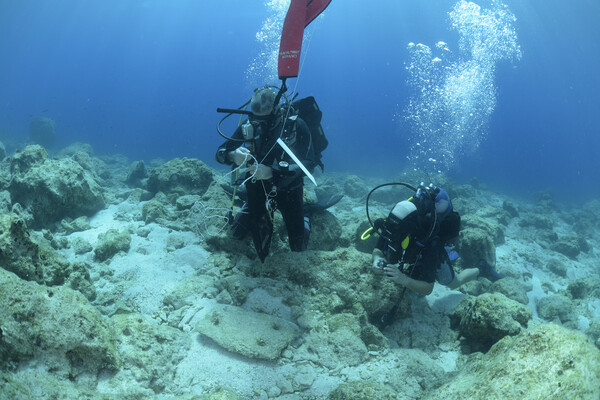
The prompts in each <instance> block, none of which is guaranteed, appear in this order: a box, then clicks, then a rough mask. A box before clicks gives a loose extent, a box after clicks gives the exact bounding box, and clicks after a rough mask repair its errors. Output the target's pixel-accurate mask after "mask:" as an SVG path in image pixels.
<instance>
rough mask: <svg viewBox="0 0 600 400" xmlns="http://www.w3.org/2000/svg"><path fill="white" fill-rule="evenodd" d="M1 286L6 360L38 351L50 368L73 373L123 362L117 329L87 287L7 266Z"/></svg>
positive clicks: (0, 348) (0, 349)
mask: <svg viewBox="0 0 600 400" xmlns="http://www.w3.org/2000/svg"><path fill="white" fill-rule="evenodd" d="M0 287H2V290H0V304H2V307H0V326H1V327H2V340H0V355H1V357H0V360H2V363H4V364H8V363H11V362H18V361H23V360H30V359H32V358H33V357H34V356H35V357H37V359H38V360H40V361H42V362H43V363H44V364H45V365H46V366H47V367H49V368H50V369H54V370H60V371H62V372H64V371H65V370H66V371H67V373H70V374H71V375H72V376H77V375H78V374H80V373H83V372H90V373H94V374H96V373H98V372H99V371H100V370H101V369H104V368H108V369H114V368H116V367H117V365H118V355H117V351H116V347H115V341H114V337H113V332H112V329H111V327H110V325H109V324H108V322H107V321H106V320H105V319H104V317H103V316H102V315H101V314H100V312H99V311H98V310H96V309H95V308H94V307H92V306H91V305H90V303H89V302H88V300H87V299H86V298H85V297H84V296H83V295H82V294H81V293H79V292H77V291H74V290H72V289H69V288H66V287H63V286H57V287H51V288H50V287H46V286H40V285H38V284H37V283H35V282H28V281H24V280H22V279H20V278H19V277H17V276H16V275H14V274H13V273H11V272H7V271H5V270H2V269H0ZM5 366H6V365H5Z"/></svg>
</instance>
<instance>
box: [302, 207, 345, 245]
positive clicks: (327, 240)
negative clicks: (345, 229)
mask: <svg viewBox="0 0 600 400" xmlns="http://www.w3.org/2000/svg"><path fill="white" fill-rule="evenodd" d="M341 235H342V226H341V225H340V222H339V221H338V219H337V218H336V217H335V215H333V214H332V213H330V212H329V211H321V212H318V213H315V214H314V215H313V217H312V218H311V231H310V240H309V242H308V248H309V249H311V250H327V251H331V250H335V249H336V248H337V247H338V245H339V239H340V236H341Z"/></svg>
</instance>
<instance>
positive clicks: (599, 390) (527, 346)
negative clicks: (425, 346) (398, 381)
mask: <svg viewBox="0 0 600 400" xmlns="http://www.w3.org/2000/svg"><path fill="white" fill-rule="evenodd" d="M424 398H426V399H431V400H442V399H444V400H446V399H472V400H503V399H524V400H529V399H531V400H533V399H590V400H592V399H598V398H600V351H599V350H598V349H597V348H595V347H594V346H593V345H592V344H591V343H590V341H589V340H588V339H587V338H586V337H585V335H583V334H582V333H580V332H577V331H572V330H569V329H566V328H563V327H561V326H559V325H554V324H540V325H538V326H536V327H534V328H532V329H529V330H527V331H524V332H522V333H520V334H519V335H517V336H507V337H505V338H504V339H502V340H501V341H499V342H498V343H497V344H495V345H494V346H493V347H492V348H491V350H490V351H489V352H488V353H487V354H483V355H482V354H477V355H474V356H472V357H471V358H470V359H469V360H468V361H467V363H466V365H465V367H464V368H463V369H462V370H461V371H460V372H459V373H458V375H456V376H455V377H454V378H453V379H452V381H450V382H448V383H446V384H444V385H442V386H441V387H439V388H435V389H434V390H432V391H431V392H429V393H427V394H426V395H425V396H424Z"/></svg>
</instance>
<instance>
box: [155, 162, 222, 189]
mask: <svg viewBox="0 0 600 400" xmlns="http://www.w3.org/2000/svg"><path fill="white" fill-rule="evenodd" d="M213 179H214V176H213V172H212V171H211V169H210V168H208V167H207V166H206V164H204V163H203V162H202V161H200V160H196V159H189V158H183V159H180V158H176V159H174V160H171V161H169V162H167V163H165V164H163V165H161V166H160V167H158V168H154V169H153V170H152V171H151V172H150V176H149V178H148V190H149V191H151V192H153V193H157V192H165V193H169V192H174V193H177V194H180V195H183V194H197V195H202V194H204V192H206V190H207V189H208V187H209V186H210V184H211V182H212V181H213Z"/></svg>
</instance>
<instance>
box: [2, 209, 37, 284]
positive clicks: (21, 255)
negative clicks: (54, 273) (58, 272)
mask: <svg viewBox="0 0 600 400" xmlns="http://www.w3.org/2000/svg"><path fill="white" fill-rule="evenodd" d="M0 268H4V269H5V270H8V271H11V272H13V273H15V274H17V276H18V277H20V278H21V279H25V280H28V281H35V282H37V283H43V282H44V271H43V269H42V265H41V263H40V260H39V247H38V245H37V244H35V243H34V242H33V241H32V240H31V238H30V236H29V232H28V231H27V226H26V225H25V221H23V219H22V218H20V217H19V216H18V215H16V214H12V213H10V214H2V215H0Z"/></svg>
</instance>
